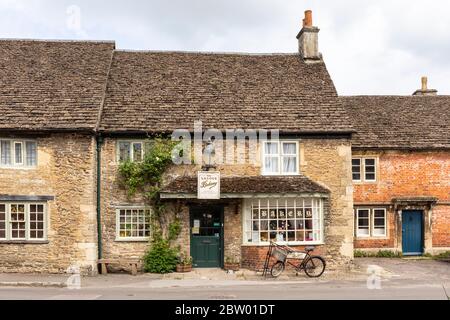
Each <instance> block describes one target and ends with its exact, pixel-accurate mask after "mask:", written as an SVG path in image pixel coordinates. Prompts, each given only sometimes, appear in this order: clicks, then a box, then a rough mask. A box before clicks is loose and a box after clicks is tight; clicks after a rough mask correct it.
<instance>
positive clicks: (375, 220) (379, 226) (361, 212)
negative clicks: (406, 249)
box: [355, 208, 387, 238]
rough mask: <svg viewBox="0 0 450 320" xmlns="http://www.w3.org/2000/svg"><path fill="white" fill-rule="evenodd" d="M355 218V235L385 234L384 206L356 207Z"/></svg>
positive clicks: (361, 236)
mask: <svg viewBox="0 0 450 320" xmlns="http://www.w3.org/2000/svg"><path fill="white" fill-rule="evenodd" d="M355 220H356V221H355V226H356V236H357V237H359V238H368V237H385V236H386V235H387V233H386V230H387V215H386V209H385V208H374V209H371V208H358V209H356V215H355Z"/></svg>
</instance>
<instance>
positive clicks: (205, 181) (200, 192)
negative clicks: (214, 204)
mask: <svg viewBox="0 0 450 320" xmlns="http://www.w3.org/2000/svg"><path fill="white" fill-rule="evenodd" d="M197 186H198V187H197V198H198V199H220V172H218V171H199V172H198V181H197Z"/></svg>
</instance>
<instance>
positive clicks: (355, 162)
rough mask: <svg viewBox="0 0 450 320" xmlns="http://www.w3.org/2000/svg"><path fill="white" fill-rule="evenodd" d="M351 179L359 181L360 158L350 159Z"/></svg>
mask: <svg viewBox="0 0 450 320" xmlns="http://www.w3.org/2000/svg"><path fill="white" fill-rule="evenodd" d="M352 179H353V181H361V159H360V158H353V159H352Z"/></svg>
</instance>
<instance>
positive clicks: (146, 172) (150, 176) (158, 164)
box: [119, 137, 176, 201]
mask: <svg viewBox="0 0 450 320" xmlns="http://www.w3.org/2000/svg"><path fill="white" fill-rule="evenodd" d="M148 145H150V148H149V150H146V152H145V155H144V160H143V161H142V162H132V161H126V162H123V163H121V164H120V166H119V174H120V176H121V178H122V179H121V183H122V185H123V186H124V187H125V188H126V189H127V191H128V194H129V195H130V196H131V195H134V194H135V193H136V192H137V191H138V190H142V191H144V193H145V195H146V196H147V198H148V199H149V200H150V201H157V199H158V197H159V191H160V188H159V187H160V183H161V179H162V176H163V174H164V172H165V171H166V169H167V168H168V167H169V166H170V165H171V164H172V149H173V148H174V147H175V145H176V142H175V141H170V140H168V139H164V138H162V137H156V138H154V139H153V140H152V141H151V143H149V144H148Z"/></svg>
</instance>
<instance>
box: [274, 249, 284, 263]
mask: <svg viewBox="0 0 450 320" xmlns="http://www.w3.org/2000/svg"><path fill="white" fill-rule="evenodd" d="M272 257H274V258H275V260H277V261H281V262H285V261H286V257H287V252H286V251H284V250H281V249H278V248H276V249H274V250H273V252H272Z"/></svg>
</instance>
